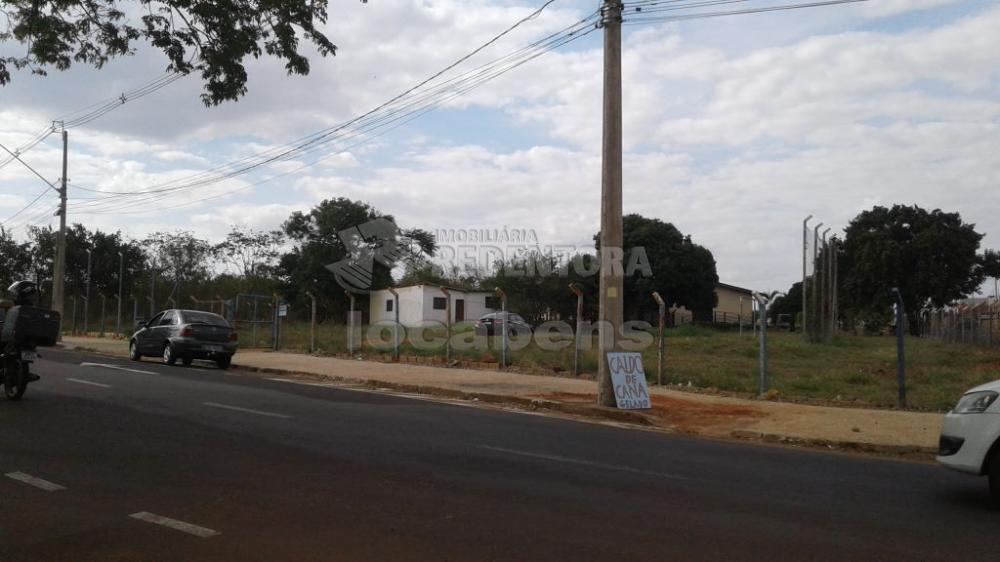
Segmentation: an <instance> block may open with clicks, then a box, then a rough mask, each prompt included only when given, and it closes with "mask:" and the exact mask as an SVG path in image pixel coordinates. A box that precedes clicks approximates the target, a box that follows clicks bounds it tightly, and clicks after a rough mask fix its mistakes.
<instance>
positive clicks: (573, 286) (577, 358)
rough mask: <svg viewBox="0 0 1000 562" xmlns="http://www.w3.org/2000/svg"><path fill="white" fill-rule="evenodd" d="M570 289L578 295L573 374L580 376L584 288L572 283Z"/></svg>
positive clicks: (574, 332)
mask: <svg viewBox="0 0 1000 562" xmlns="http://www.w3.org/2000/svg"><path fill="white" fill-rule="evenodd" d="M569 290H570V291H572V292H573V294H574V295H576V330H574V331H573V376H574V377H579V376H580V327H581V326H582V325H583V289H581V288H580V285H578V284H577V283H570V284H569Z"/></svg>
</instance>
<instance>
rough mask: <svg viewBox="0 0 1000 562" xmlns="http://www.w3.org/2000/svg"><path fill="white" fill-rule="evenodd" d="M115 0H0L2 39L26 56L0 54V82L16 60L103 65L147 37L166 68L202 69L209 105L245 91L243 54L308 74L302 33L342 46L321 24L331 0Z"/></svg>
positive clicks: (328, 50) (41, 71) (40, 69)
mask: <svg viewBox="0 0 1000 562" xmlns="http://www.w3.org/2000/svg"><path fill="white" fill-rule="evenodd" d="M122 4H123V3H122V2H116V1H114V0H33V1H27V0H0V13H2V14H3V15H4V16H5V17H4V21H6V24H7V25H6V27H2V28H0V43H10V42H13V43H17V44H21V45H24V47H25V52H24V54H22V55H20V56H2V57H0V86H2V85H5V84H7V83H8V82H10V80H11V68H13V69H16V70H21V69H25V68H27V69H30V71H31V72H32V73H33V74H38V75H45V74H46V68H47V67H54V68H56V69H57V70H66V69H68V68H70V66H72V64H73V63H81V64H88V65H92V66H94V67H95V68H101V67H102V66H104V64H106V63H107V62H108V61H109V60H110V59H112V58H114V57H119V56H125V55H131V54H133V53H134V52H135V50H136V43H138V42H140V41H145V42H148V43H149V44H150V45H152V46H153V47H155V48H157V49H159V50H161V51H162V52H163V54H165V55H166V56H167V59H168V60H169V65H168V66H167V70H168V72H180V73H185V74H186V73H189V72H194V71H197V72H200V73H201V77H202V80H203V81H204V83H205V86H204V92H203V93H202V96H201V99H202V101H203V102H204V103H205V104H206V105H218V104H220V103H222V102H224V101H231V100H236V99H239V98H240V97H241V96H243V95H244V94H246V92H247V87H246V84H247V72H246V68H244V65H243V63H244V60H245V59H246V58H247V57H248V56H250V57H253V58H255V59H256V58H260V56H261V55H263V54H266V55H268V56H273V57H276V58H278V59H281V60H284V61H286V62H285V69H286V70H287V71H288V73H289V74H301V75H305V74H309V60H308V59H307V58H306V57H305V56H303V55H302V54H301V53H300V52H299V50H300V42H301V39H302V38H305V39H307V40H308V41H310V42H311V43H312V44H313V46H314V47H315V48H316V50H317V52H318V53H319V54H320V55H321V56H327V55H335V54H336V50H337V47H336V46H335V45H334V44H333V43H332V42H330V40H329V39H328V38H327V37H326V35H324V34H323V32H322V31H320V30H319V29H317V27H316V26H317V24H322V23H325V22H326V19H327V4H328V0H286V1H283V2H274V1H265V0H245V1H239V2H237V1H235V0H139V1H136V2H133V3H132V6H131V8H132V9H131V10H128V12H131V13H127V12H126V9H125V8H126V7H125V6H122Z"/></svg>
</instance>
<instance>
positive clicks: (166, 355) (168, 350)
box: [163, 343, 177, 365]
mask: <svg viewBox="0 0 1000 562" xmlns="http://www.w3.org/2000/svg"><path fill="white" fill-rule="evenodd" d="M163 364H164V365H176V364H177V357H176V356H175V355H174V348H173V346H172V345H170V344H169V343H168V344H166V345H164V346H163Z"/></svg>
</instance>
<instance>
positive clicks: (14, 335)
mask: <svg viewBox="0 0 1000 562" xmlns="http://www.w3.org/2000/svg"><path fill="white" fill-rule="evenodd" d="M59 321H60V317H59V313H58V312H56V311H54V310H49V309H47V308H38V307H36V306H15V307H13V308H11V309H10V310H8V311H7V315H6V317H5V318H4V319H3V331H2V332H0V340H2V341H3V343H5V344H14V345H16V346H19V347H21V346H36V347H51V346H54V345H55V344H56V342H57V341H59Z"/></svg>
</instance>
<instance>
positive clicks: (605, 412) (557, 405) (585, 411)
mask: <svg viewBox="0 0 1000 562" xmlns="http://www.w3.org/2000/svg"><path fill="white" fill-rule="evenodd" d="M59 347H61V348H63V349H67V350H74V351H84V352H88V353H94V354H96V355H103V356H106V357H119V358H120V357H128V355H127V354H125V353H114V352H108V351H101V350H98V349H94V348H90V347H86V346H75V345H69V346H67V345H65V344H62V343H60V344H59ZM232 366H233V368H235V369H241V370H244V371H247V372H251V373H259V374H269V375H279V376H285V377H290V376H291V377H299V378H306V379H311V380H317V381H330V382H340V383H353V384H360V385H363V386H364V387H366V388H368V389H370V390H391V391H394V392H402V393H409V394H422V395H424V396H434V397H439V398H446V399H451V400H462V401H466V402H481V403H484V404H493V405H499V406H513V407H517V408H520V409H525V410H530V411H538V410H545V411H550V412H558V413H562V414H568V415H574V416H580V417H585V418H591V419H596V420H605V421H611V422H617V423H625V424H630V425H634V426H638V427H642V428H647V429H656V430H659V431H666V432H673V431H676V430H674V428H673V427H671V426H669V425H662V424H657V423H655V422H654V421H653V420H652V418H651V417H650V416H647V415H645V414H642V413H640V412H635V411H629V410H618V409H615V408H606V407H603V406H597V405H583V404H571V403H566V402H559V401H555V400H544V399H538V398H526V397H520V396H510V395H504V394H489V393H481V392H466V391H462V390H455V389H450V388H441V387H436V386H428V385H421V384H407V383H396V382H388V381H382V380H378V379H365V378H357V377H344V376H335V375H326V374H320V373H309V372H304V371H295V370H290V369H276V368H273V367H254V366H249V365H242V364H239V363H233V365H232ZM686 433H688V434H689V435H693V436H697V437H704V438H708V439H712V436H710V435H705V434H701V433H698V432H686ZM728 438H729V440H735V441H746V442H757V443H766V444H776V445H786V446H792V447H803V448H811V449H821V450H828V451H830V450H832V451H840V452H848V453H858V454H865V455H875V456H882V457H895V458H902V459H910V460H920V461H931V460H933V459H934V457H935V456H936V455H937V449H936V448H932V447H922V446H918V445H880V444H874V443H863V442H856V441H832V440H826V439H811V438H802V437H794V436H788V435H780V434H774V433H761V432H756V431H747V430H736V431H732V432H730V433H729V435H728Z"/></svg>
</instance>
